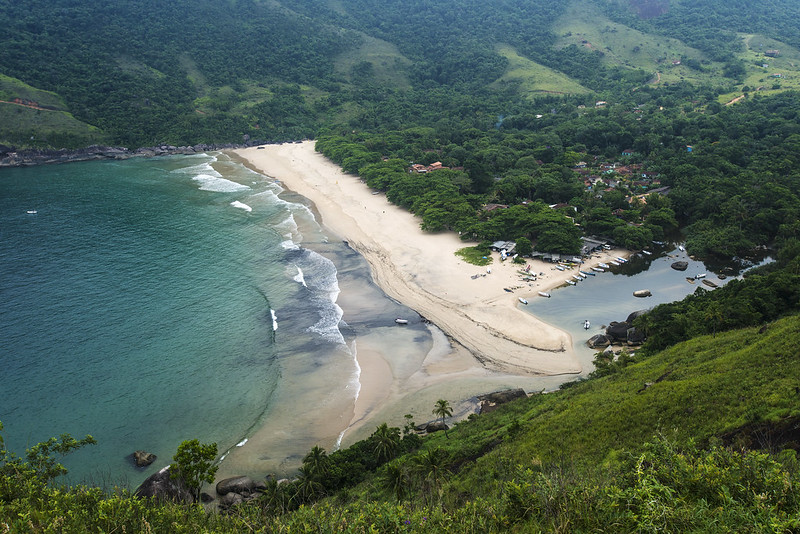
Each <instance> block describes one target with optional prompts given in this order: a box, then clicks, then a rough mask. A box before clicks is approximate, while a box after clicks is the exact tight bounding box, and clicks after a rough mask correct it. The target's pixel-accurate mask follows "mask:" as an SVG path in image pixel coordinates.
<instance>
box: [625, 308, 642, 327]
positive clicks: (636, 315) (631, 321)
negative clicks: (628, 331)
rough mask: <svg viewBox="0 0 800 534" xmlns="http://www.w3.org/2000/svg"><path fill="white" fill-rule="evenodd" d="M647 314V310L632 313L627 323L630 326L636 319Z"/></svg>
mask: <svg viewBox="0 0 800 534" xmlns="http://www.w3.org/2000/svg"><path fill="white" fill-rule="evenodd" d="M645 313H647V310H639V311H635V312H633V313H631V314H630V315H628V318H627V319H625V322H626V323H628V324H633V321H634V319H636V318H637V317H640V316H642V315H644V314H645Z"/></svg>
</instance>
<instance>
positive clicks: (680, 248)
mask: <svg viewBox="0 0 800 534" xmlns="http://www.w3.org/2000/svg"><path fill="white" fill-rule="evenodd" d="M678 250H680V251H681V252H684V251H685V250H686V249H685V248H684V246H683V245H678Z"/></svg>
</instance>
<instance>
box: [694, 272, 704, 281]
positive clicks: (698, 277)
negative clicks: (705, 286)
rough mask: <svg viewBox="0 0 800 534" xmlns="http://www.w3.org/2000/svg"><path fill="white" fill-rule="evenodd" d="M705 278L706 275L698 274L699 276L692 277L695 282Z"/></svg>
mask: <svg viewBox="0 0 800 534" xmlns="http://www.w3.org/2000/svg"><path fill="white" fill-rule="evenodd" d="M705 277H706V273H700V274H696V275H694V279H695V280H700V279H701V278H705Z"/></svg>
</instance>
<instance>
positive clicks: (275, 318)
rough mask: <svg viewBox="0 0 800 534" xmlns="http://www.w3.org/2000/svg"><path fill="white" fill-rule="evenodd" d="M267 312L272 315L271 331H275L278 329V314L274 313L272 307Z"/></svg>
mask: <svg viewBox="0 0 800 534" xmlns="http://www.w3.org/2000/svg"><path fill="white" fill-rule="evenodd" d="M269 313H270V315H272V331H273V332H275V331H276V330H277V329H278V316H277V315H275V310H273V309H272V308H270V310H269Z"/></svg>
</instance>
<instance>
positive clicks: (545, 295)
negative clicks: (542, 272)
mask: <svg viewBox="0 0 800 534" xmlns="http://www.w3.org/2000/svg"><path fill="white" fill-rule="evenodd" d="M539 296H540V297H546V298H550V293H547V292H545V291H539Z"/></svg>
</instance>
